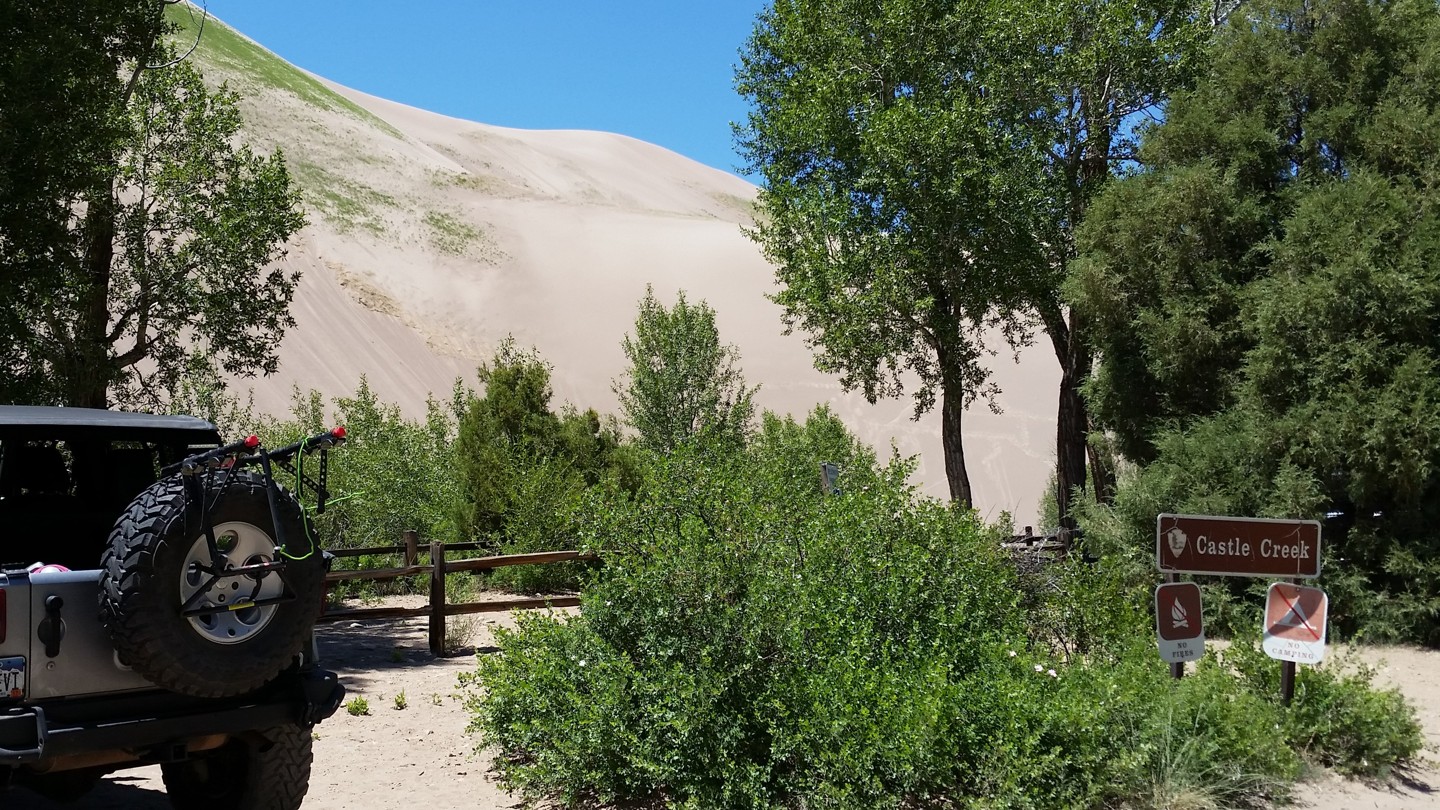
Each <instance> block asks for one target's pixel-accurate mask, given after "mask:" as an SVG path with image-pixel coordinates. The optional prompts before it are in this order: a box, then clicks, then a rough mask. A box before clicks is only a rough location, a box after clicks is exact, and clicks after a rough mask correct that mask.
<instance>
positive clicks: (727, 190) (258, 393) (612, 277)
mask: <svg viewBox="0 0 1440 810" xmlns="http://www.w3.org/2000/svg"><path fill="white" fill-rule="evenodd" d="M199 56H200V58H201V62H202V67H203V68H204V69H205V70H206V72H207V76H210V77H211V78H212V79H222V78H223V79H227V80H229V81H230V82H231V83H232V85H233V86H235V87H238V88H239V89H240V90H241V91H242V93H243V94H244V98H243V101H242V112H243V114H244V116H245V120H246V129H247V137H248V138H249V139H250V140H251V141H252V142H253V143H254V145H255V146H257V147H258V148H260V149H267V150H268V149H270V148H274V147H280V148H283V149H284V151H285V154H286V157H287V160H288V162H289V164H290V166H291V167H292V170H293V172H294V174H295V176H296V177H297V179H298V180H299V181H300V182H301V184H302V186H303V187H304V188H305V194H306V198H307V200H308V201H309V203H310V208H311V216H310V219H311V224H310V225H309V226H308V227H307V228H306V229H305V231H304V232H303V234H302V235H301V236H300V237H299V238H298V239H296V240H295V242H294V244H293V246H292V247H291V250H290V255H289V257H288V258H287V259H286V260H285V265H286V266H287V267H288V268H290V269H293V270H298V271H301V272H302V273H303V280H302V282H301V288H300V291H299V294H298V296H297V300H296V305H295V318H296V320H297V322H298V325H297V327H296V328H295V329H294V330H293V331H292V332H291V333H290V335H289V336H288V337H287V338H286V340H285V342H284V344H283V345H282V347H281V351H280V355H281V358H282V364H283V365H282V368H281V370H280V373H279V374H278V375H276V376H275V377H272V378H269V379H265V380H259V381H254V382H253V383H252V382H243V383H242V390H243V388H244V386H248V385H251V384H253V385H254V386H255V399H256V403H257V405H258V406H259V407H260V408H261V409H262V410H266V411H270V412H284V411H285V410H286V409H287V407H288V404H289V398H290V391H291V388H292V386H294V385H299V386H301V387H302V388H317V389H319V390H321V391H323V392H325V393H326V394H329V395H337V394H343V393H348V392H350V391H352V390H353V388H354V386H355V384H356V382H357V381H358V379H359V377H360V375H361V374H365V375H367V377H368V379H369V381H370V383H371V385H372V386H373V387H374V388H375V389H376V390H377V392H378V393H379V394H380V395H381V396H382V397H383V398H386V399H389V400H391V401H396V402H398V403H400V404H401V405H402V406H403V407H404V408H405V409H406V410H407V411H409V412H411V413H417V412H418V411H419V410H420V409H421V408H422V407H423V403H424V400H425V398H426V396H427V395H428V394H430V393H432V392H434V393H436V394H439V395H441V396H442V397H443V396H444V395H445V394H448V392H449V391H450V388H451V385H452V383H453V381H454V379H455V378H456V376H463V377H465V378H466V380H467V381H473V379H474V375H473V370H474V368H475V366H476V365H477V364H478V363H479V362H481V361H482V360H484V359H486V358H488V357H489V356H490V354H491V353H492V352H493V350H494V348H495V346H496V345H497V344H498V343H499V342H500V341H501V340H502V339H504V337H505V336H506V335H514V336H515V337H516V338H517V339H518V340H519V341H520V342H521V343H522V344H526V345H534V346H536V347H538V348H539V350H540V351H541V352H542V354H543V355H544V356H545V357H546V358H547V359H548V360H549V361H550V362H551V363H553V365H554V367H555V392H556V396H557V399H559V400H569V401H572V402H574V403H576V404H578V405H580V406H582V407H595V408H597V409H599V410H601V411H608V412H613V411H614V410H615V409H616V403H615V397H614V395H613V393H612V390H611V386H612V381H613V380H614V379H615V378H616V377H618V376H619V375H620V374H621V373H622V371H623V368H624V359H623V356H622V354H621V350H620V341H621V339H622V337H623V336H624V334H625V333H626V332H627V331H628V330H629V329H630V328H631V327H632V325H633V321H634V313H635V305H636V303H637V302H638V301H639V299H640V298H641V297H642V296H643V295H644V292H645V287H646V285H647V284H651V285H654V288H655V290H656V293H657V294H658V295H659V296H660V297H661V298H662V300H665V301H671V300H673V296H674V294H675V293H676V291H677V290H680V289H684V290H685V291H686V292H687V294H688V295H689V297H690V298H691V300H692V301H693V300H698V299H704V300H706V301H708V302H709V303H710V304H711V305H712V306H713V307H714V308H715V309H716V311H717V313H718V320H719V324H720V328H721V331H722V337H723V338H724V339H725V340H726V341H727V342H733V343H735V344H737V345H738V347H739V349H740V352H741V355H742V358H743V365H744V368H745V371H746V375H747V377H748V378H749V380H750V381H751V382H752V383H760V384H761V386H762V387H761V393H760V395H759V402H760V404H761V405H762V406H763V407H766V408H771V409H774V410H777V411H780V412H784V413H792V414H795V415H797V416H803V415H804V414H805V413H807V412H808V411H809V410H811V409H812V408H813V407H814V406H815V405H817V404H820V403H828V404H830V405H831V407H833V408H834V409H835V410H836V411H837V412H838V413H839V414H840V415H841V416H842V417H843V418H844V419H845V420H846V422H847V423H848V424H850V425H851V426H852V428H853V429H855V430H856V432H857V433H858V434H859V435H860V436H861V438H863V439H864V440H866V441H868V442H870V443H871V444H873V445H874V446H875V447H876V448H877V449H878V450H879V451H880V453H881V455H882V457H883V456H887V455H888V448H889V446H890V444H891V442H892V441H893V442H895V443H896V444H897V446H898V447H899V449H900V452H901V453H903V454H906V455H911V454H919V455H920V469H919V472H918V478H919V483H921V484H922V485H923V486H924V487H925V488H926V490H927V491H928V492H930V493H932V494H935V495H937V496H938V495H943V494H944V493H945V492H946V489H945V485H944V470H943V462H942V461H941V460H940V447H939V444H940V440H939V428H938V419H937V418H935V417H934V416H933V415H931V416H929V417H927V418H925V419H922V420H921V421H920V422H918V423H917V422H913V421H911V420H910V419H909V417H910V411H911V406H910V403H909V402H908V400H907V401H891V402H885V403H880V404H879V405H875V406H871V405H868V404H866V403H865V402H864V401H863V400H862V399H861V398H860V397H859V396H858V395H854V394H846V393H844V392H843V391H842V390H841V388H840V386H839V384H838V382H837V380H836V379H835V378H833V377H829V376H826V375H822V374H820V373H819V372H816V371H815V370H814V369H813V367H812V361H811V353H810V351H809V349H807V348H806V346H805V344H804V341H803V339H802V337H801V336H799V335H792V336H785V335H783V334H782V325H781V322H780V311H779V308H778V307H776V306H775V305H774V304H772V303H770V302H769V301H768V300H767V299H766V297H765V296H766V294H767V293H769V292H771V291H772V290H773V289H774V280H773V268H772V267H771V266H770V265H769V264H767V263H766V261H765V260H764V258H763V257H762V256H761V254H760V252H759V250H758V248H757V247H756V246H755V245H754V244H753V243H752V242H751V241H750V240H749V239H748V238H747V237H746V236H744V234H743V233H742V227H743V226H744V225H746V224H747V223H748V222H749V221H750V220H749V217H750V211H751V203H752V201H753V199H754V195H755V188H754V187H753V186H752V185H750V184H749V183H747V182H745V181H743V180H741V179H739V178H736V177H734V176H733V175H730V174H727V173H724V172H720V171H717V170H715V169H711V168H709V167H706V166H703V165H701V164H699V163H696V162H694V161H692V160H689V159H687V158H685V157H682V156H680V155H677V154H675V153H673V152H669V151H667V150H664V149H662V148H660V147H657V146H654V145H652V144H648V143H644V142H641V141H637V140H635V139H632V138H627V137H623V136H620V135H613V134H608V133H600V132H582V131H525V130H514V129H506V128H501V127H494V126H488V125H484V124H479V123H474V122H469V121H462V120H458V119H454V118H448V117H445V116H441V115H436V114H433V113H429V112H425V111H422V110H418V109H414V108H411V107H407V106H404V105H401V104H396V103H394V102H390V101H386V100H383V99H379V98H375V97H373V96H368V95H365V94H363V93H359V92H355V91H352V90H348V89H346V88H343V87H339V86H337V85H334V84H330V83H325V87H326V88H329V92H333V93H334V94H338V95H336V96H335V97H334V99H333V100H331V101H326V102H325V103H324V104H319V103H316V102H315V101H314V100H313V99H306V98H301V97H300V96H298V95H296V94H295V93H293V92H290V91H289V90H287V89H286V88H284V87H279V86H271V85H270V84H267V83H266V82H265V81H262V78H263V77H261V78H257V77H256V76H258V75H259V74H256V76H251V75H250V74H247V73H246V69H245V67H244V65H243V64H242V63H240V62H233V63H232V62H228V61H225V60H223V59H219V58H216V57H214V55H210V56H207V54H206V50H205V48H203V47H202V49H201V51H200V54H199ZM207 60H208V61H207ZM291 70H293V69H291ZM297 75H299V74H297ZM461 79H462V80H463V77H461ZM307 80H308V78H307ZM317 88H318V86H317ZM322 92H323V91H322ZM993 363H994V366H995V369H996V374H995V379H996V380H997V382H998V383H999V384H1000V386H1001V387H1002V388H1003V389H1004V391H1005V394H1004V395H1003V396H1002V398H1001V399H1000V403H999V404H1000V406H1001V407H1002V409H1003V410H1004V414H1003V415H1002V416H996V415H994V414H992V413H990V411H989V410H988V409H987V408H985V407H984V406H983V405H979V406H976V407H975V408H972V410H971V412H970V415H969V417H968V419H969V424H968V426H967V429H966V451H967V453H968V456H969V460H970V476H971V480H972V482H973V484H974V487H975V491H976V494H977V501H978V505H979V506H980V508H981V510H982V512H984V513H985V514H987V515H988V516H990V517H995V516H997V515H998V513H999V511H1000V510H1010V511H1012V512H1015V513H1016V514H1017V517H1018V519H1019V522H1020V523H1022V524H1023V523H1030V522H1033V515H1034V512H1035V503H1036V501H1037V498H1038V495H1039V492H1040V490H1041V488H1042V487H1043V486H1044V484H1045V481H1046V479H1047V477H1048V474H1049V471H1050V469H1051V467H1052V459H1053V457H1054V451H1053V445H1054V431H1055V427H1054V414H1055V398H1056V392H1055V384H1056V382H1057V380H1058V369H1057V366H1056V363H1055V361H1054V359H1053V356H1052V353H1051V352H1050V350H1049V349H1048V348H1047V346H1046V345H1038V346H1036V347H1034V348H1031V349H1027V350H1026V351H1025V352H1024V353H1023V355H1022V364H1021V365H1020V366H1017V365H1015V364H1014V362H1013V360H1012V357H1011V355H1010V353H1009V352H1008V351H1001V352H999V353H998V355H997V356H996V357H995V358H993ZM817 461H818V459H817Z"/></svg>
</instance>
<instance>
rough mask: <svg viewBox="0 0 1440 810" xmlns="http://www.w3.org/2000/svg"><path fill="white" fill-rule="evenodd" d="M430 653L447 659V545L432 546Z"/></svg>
mask: <svg viewBox="0 0 1440 810" xmlns="http://www.w3.org/2000/svg"><path fill="white" fill-rule="evenodd" d="M430 652H431V653H432V654H433V655H434V656H435V657H436V658H444V657H445V545H444V544H443V543H431V544H430Z"/></svg>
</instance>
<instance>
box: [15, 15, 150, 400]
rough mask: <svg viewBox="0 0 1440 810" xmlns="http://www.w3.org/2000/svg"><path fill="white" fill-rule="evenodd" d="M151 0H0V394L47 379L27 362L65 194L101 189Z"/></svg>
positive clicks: (52, 296)
mask: <svg viewBox="0 0 1440 810" xmlns="http://www.w3.org/2000/svg"><path fill="white" fill-rule="evenodd" d="M164 28H165V26H164V21H163V18H162V16H161V14H160V5H159V4H158V3H156V2H153V0H69V2H65V3H61V4H55V3H41V2H15V3H6V4H5V5H4V7H3V8H0V54H4V58H3V59H0V301H4V302H5V306H4V307H0V402H34V401H40V400H41V399H43V397H41V396H40V395H39V394H38V393H37V392H42V391H46V390H48V389H49V388H50V387H51V381H50V380H48V379H47V376H48V372H47V370H46V369H45V368H42V367H40V366H39V365H36V364H32V363H30V362H28V360H27V358H28V355H29V353H30V352H32V351H34V347H33V343H34V341H35V333H34V330H35V324H34V323H33V322H32V321H33V319H34V318H35V317H36V315H37V313H43V312H47V311H50V310H52V309H54V308H57V307H58V306H59V305H60V301H61V300H63V298H64V297H65V295H66V294H67V286H68V283H69V279H68V278H67V276H66V274H64V273H61V272H58V270H57V265H59V264H61V263H62V262H63V261H65V260H66V258H67V257H66V256H65V254H66V252H67V248H68V245H69V243H70V241H71V239H72V238H73V234H72V233H71V230H72V227H73V223H72V222H71V217H72V216H73V215H74V214H75V213H76V209H75V208H74V207H73V203H74V201H75V200H77V199H80V198H82V197H84V196H85V195H87V194H89V193H92V192H93V190H94V189H96V188H97V187H103V186H104V185H106V184H107V183H108V182H109V180H110V173H111V172H112V171H113V164H114V159H113V156H114V155H115V154H116V153H117V152H118V151H120V150H121V149H122V145H123V144H124V143H125V142H126V140H127V138H128V137H129V132H128V129H127V125H128V123H129V122H128V121H127V120H126V119H125V117H124V116H123V115H121V114H120V113H119V109H118V107H119V101H118V100H119V99H121V98H122V96H123V94H124V88H125V83H126V80H127V79H128V78H129V76H130V70H129V68H130V67H131V66H133V65H134V64H135V63H136V62H138V61H142V60H148V59H149V58H150V57H151V55H152V53H153V51H154V48H155V44H156V42H157V40H158V39H159V37H160V35H161V34H162V32H163V31H164Z"/></svg>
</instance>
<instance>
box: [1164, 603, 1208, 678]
mask: <svg viewBox="0 0 1440 810" xmlns="http://www.w3.org/2000/svg"><path fill="white" fill-rule="evenodd" d="M1155 635H1156V637H1157V638H1158V640H1159V644H1160V658H1161V660H1163V661H1165V662H1167V663H1169V664H1170V674H1172V675H1174V676H1175V677H1176V678H1179V677H1181V676H1182V675H1183V674H1184V672H1185V662H1186V661H1194V660H1197V659H1198V658H1199V657H1200V654H1201V653H1202V652H1203V651H1204V649H1205V622H1204V619H1203V618H1202V617H1201V609H1200V586H1199V585H1196V584H1195V583H1193V582H1167V583H1165V584H1164V585H1160V586H1158V587H1156V588H1155Z"/></svg>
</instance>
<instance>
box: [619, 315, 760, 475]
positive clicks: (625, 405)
mask: <svg viewBox="0 0 1440 810" xmlns="http://www.w3.org/2000/svg"><path fill="white" fill-rule="evenodd" d="M622 347H623V348H624V350H625V357H626V359H628V360H629V361H630V366H629V368H628V369H627V370H626V372H625V376H624V377H623V378H622V379H621V380H617V381H616V382H615V385H614V390H615V394H616V396H618V397H619V398H620V411H621V413H622V415H623V416H624V419H625V421H626V423H627V424H629V425H630V427H632V428H634V430H635V432H636V434H637V437H638V442H639V444H640V446H642V447H645V448H648V449H651V450H656V451H658V452H662V453H666V452H670V451H671V450H674V449H675V448H676V447H678V446H680V445H681V444H683V443H685V442H687V441H690V440H691V439H692V438H694V437H696V436H702V435H703V436H706V437H708V438H711V439H715V440H718V441H724V442H730V443H732V444H736V445H743V444H744V442H745V437H746V436H747V435H748V433H749V431H750V426H751V421H752V420H753V418H754V413H755V405H754V395H755V391H756V389H755V388H751V387H748V386H747V385H746V384H745V378H744V375H743V374H742V373H741V371H740V366H739V363H740V355H739V352H737V351H736V349H735V347H734V346H730V345H726V344H722V343H721V342H720V331H719V329H718V328H717V327H716V326H715V310H713V309H711V308H710V306H709V305H708V304H706V303H705V302H704V301H701V302H700V303H698V304H691V303H690V302H688V301H686V300H685V293H684V292H683V291H682V292H681V293H680V294H679V295H678V296H677V298H676V301H675V305H674V306H672V307H666V306H665V305H664V304H661V303H660V302H659V301H658V300H656V298H655V292H654V290H653V289H650V288H648V287H647V288H646V290H645V297H644V298H643V299H641V301H640V308H639V312H638V314H637V315H636V317H635V334H634V335H626V336H625V339H624V342H623V343H622Z"/></svg>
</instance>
